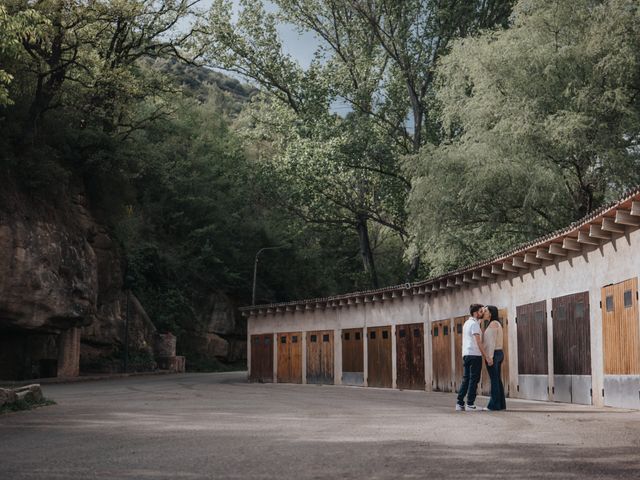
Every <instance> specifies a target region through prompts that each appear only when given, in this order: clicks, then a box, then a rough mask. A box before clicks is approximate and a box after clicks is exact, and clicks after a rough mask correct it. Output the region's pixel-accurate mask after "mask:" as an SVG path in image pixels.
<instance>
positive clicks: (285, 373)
mask: <svg viewBox="0 0 640 480" xmlns="http://www.w3.org/2000/svg"><path fill="white" fill-rule="evenodd" d="M277 338H278V366H277V369H278V383H302V334H301V333H300V332H293V333H278V335H277Z"/></svg>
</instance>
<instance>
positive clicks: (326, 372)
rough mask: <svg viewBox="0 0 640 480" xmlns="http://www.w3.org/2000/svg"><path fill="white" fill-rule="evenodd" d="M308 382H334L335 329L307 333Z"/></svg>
mask: <svg viewBox="0 0 640 480" xmlns="http://www.w3.org/2000/svg"><path fill="white" fill-rule="evenodd" d="M307 383H324V384H332V383H333V331H332V330H327V331H319V332H308V333H307Z"/></svg>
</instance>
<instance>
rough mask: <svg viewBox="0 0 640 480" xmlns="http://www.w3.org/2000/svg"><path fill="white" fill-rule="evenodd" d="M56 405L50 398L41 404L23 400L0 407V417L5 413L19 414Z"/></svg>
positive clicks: (40, 402)
mask: <svg viewBox="0 0 640 480" xmlns="http://www.w3.org/2000/svg"><path fill="white" fill-rule="evenodd" d="M55 404H56V402H54V401H53V400H51V399H49V398H43V399H42V400H41V401H39V402H31V401H27V400H24V399H21V400H17V401H15V402H12V403H7V404H5V405H3V406H2V407H0V415H2V414H3V413H9V412H19V411H21V410H32V409H34V408H38V407H45V406H47V405H55Z"/></svg>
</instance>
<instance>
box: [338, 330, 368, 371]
mask: <svg viewBox="0 0 640 480" xmlns="http://www.w3.org/2000/svg"><path fill="white" fill-rule="evenodd" d="M342 371H343V372H348V373H364V341H363V340H362V329H361V328H351V329H346V330H342Z"/></svg>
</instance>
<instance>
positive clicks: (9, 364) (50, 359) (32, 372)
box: [0, 181, 155, 378]
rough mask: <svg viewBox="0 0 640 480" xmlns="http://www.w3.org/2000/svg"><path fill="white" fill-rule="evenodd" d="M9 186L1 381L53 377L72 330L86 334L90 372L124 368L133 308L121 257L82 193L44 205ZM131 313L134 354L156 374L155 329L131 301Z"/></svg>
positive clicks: (0, 240)
mask: <svg viewBox="0 0 640 480" xmlns="http://www.w3.org/2000/svg"><path fill="white" fill-rule="evenodd" d="M3 183H4V185H3V188H2V190H1V191H0V259H2V261H0V331H2V332H4V334H3V335H0V351H2V354H0V361H1V363H3V364H4V367H3V368H0V378H2V376H4V377H5V378H18V377H23V378H24V377H30V376H50V375H51V374H55V370H56V362H58V363H59V362H60V359H61V358H64V355H61V352H59V351H58V352H56V350H60V349H61V345H62V344H64V342H61V341H60V338H61V337H62V334H64V333H65V332H67V331H69V330H70V329H73V328H82V333H81V336H80V338H81V342H82V346H81V347H80V352H81V353H80V363H81V365H83V367H85V369H90V370H101V371H104V370H107V371H113V370H115V369H118V368H120V364H121V362H120V358H121V355H120V352H121V351H122V346H123V339H124V333H125V332H124V318H125V316H126V315H125V313H126V304H127V295H126V293H125V292H124V291H123V290H122V283H123V279H122V277H123V275H122V272H123V268H124V267H123V264H122V255H121V252H120V249H119V247H118V245H117V244H116V243H115V242H114V241H113V240H112V239H111V238H110V236H109V233H108V230H107V229H106V228H105V227H104V226H102V225H100V224H99V223H98V222H96V220H95V219H94V217H93V216H92V214H91V212H90V209H89V205H88V203H87V200H86V197H85V195H84V194H83V190H82V188H76V189H71V190H70V191H69V192H67V193H66V194H63V195H59V196H57V197H56V198H55V199H53V201H50V202H45V201H43V200H40V199H37V198H35V197H34V196H32V195H30V194H29V193H27V192H25V191H23V190H21V189H20V188H18V187H17V185H15V184H14V183H12V182H11V181H5V182H3ZM129 307H130V322H129V349H130V351H131V352H132V355H133V356H134V358H141V359H143V360H145V361H144V362H141V363H144V364H145V366H148V367H151V366H152V363H151V362H152V361H153V356H152V349H151V345H152V339H153V335H154V333H155V328H154V327H153V324H152V323H151V321H150V320H149V318H148V317H147V315H146V313H145V312H144V309H143V308H142V306H141V305H140V303H139V302H138V301H137V299H135V297H133V296H131V297H130V298H129ZM57 368H60V365H59V364H58V367H57ZM52 372H53V373H52Z"/></svg>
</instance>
